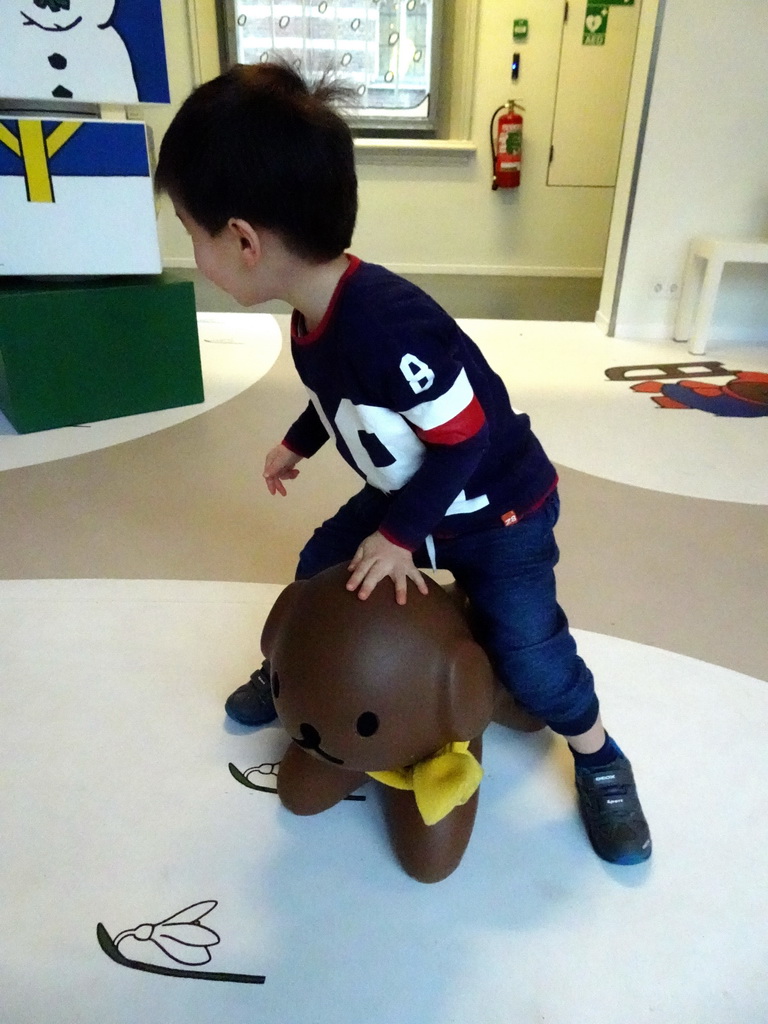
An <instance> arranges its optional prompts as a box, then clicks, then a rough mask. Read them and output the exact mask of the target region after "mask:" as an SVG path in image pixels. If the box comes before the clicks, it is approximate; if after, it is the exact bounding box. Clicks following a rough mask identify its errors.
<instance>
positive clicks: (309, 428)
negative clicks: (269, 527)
mask: <svg viewBox="0 0 768 1024" xmlns="http://www.w3.org/2000/svg"><path fill="white" fill-rule="evenodd" d="M343 95H344V92H343V90H340V89H338V87H334V86H333V85H327V84H323V83H321V84H319V85H316V86H314V87H310V86H308V85H307V84H306V83H305V82H304V81H303V79H302V78H301V77H300V76H299V75H298V74H297V73H296V72H294V71H293V70H292V69H291V68H289V67H288V66H287V65H283V64H280V63H273V64H259V65H255V66H243V65H240V66H237V67H234V68H232V69H231V70H230V71H228V72H227V73H226V74H223V75H221V76H220V77H219V78H217V79H215V80H213V81H211V82H207V83H205V84H204V85H202V86H200V87H199V88H198V89H196V90H195V91H194V92H193V93H192V95H191V96H190V97H189V98H188V99H187V100H186V102H185V103H184V104H183V106H182V107H181V109H180V110H179V112H178V113H177V115H176V116H175V118H174V119H173V122H172V123H171V125H170V127H169V128H168V131H167V133H166V135H165V137H164V139H163V143H162V147H161V150H160V158H159V162H158V167H157V173H156V185H157V188H158V190H159V191H161V192H162V191H164V192H167V193H168V194H169V195H170V197H171V199H172V201H173V203H174V206H175V209H176V212H177V214H178V216H179V218H180V219H181V221H182V223H183V224H184V226H185V227H186V229H187V231H188V232H189V234H190V236H191V238H192V242H193V245H194V250H195V260H196V262H197V266H198V267H199V269H200V271H201V272H202V273H203V274H204V275H205V276H206V277H207V278H208V279H209V280H211V281H212V282H213V283H214V284H216V285H218V286H219V287H221V288H223V289H224V291H226V292H228V293H229V294H230V295H231V296H232V297H233V298H235V299H236V300H237V302H239V303H240V304H241V305H243V306H251V305H255V304H257V303H260V302H264V301H266V300H268V299H274V298H280V299H284V300H285V301H287V302H289V303H290V304H291V305H292V306H293V307H294V313H293V318H292V323H291V335H292V352H293V357H294V362H295V365H296V369H297V370H298V373H299V376H300V378H301V380H302V382H303V383H304V385H305V387H306V389H307V391H308V393H309V399H310V401H309V404H308V405H307V407H306V409H305V410H304V412H303V413H302V414H301V415H300V416H299V418H298V419H297V420H296V422H295V423H293V425H292V426H291V427H290V428H289V430H288V432H287V434H286V435H285V438H284V439H283V441H282V442H281V443H280V444H278V445H276V446H275V447H274V448H272V449H271V451H269V453H268V454H267V457H266V462H265V467H264V479H265V481H266V485H267V487H268V488H269V491H270V493H271V494H281V495H285V494H286V489H285V484H284V481H286V480H293V479H295V477H296V476H297V475H298V472H299V470H298V469H297V468H296V466H297V464H298V463H299V462H300V461H301V460H302V459H304V458H309V457H311V456H312V455H314V454H315V453H316V452H317V451H318V449H319V448H320V447H321V446H322V445H323V444H324V443H325V442H326V441H327V440H328V439H329V438H333V440H334V443H335V444H336V447H337V449H338V450H339V452H340V454H341V455H342V457H343V458H344V459H345V460H346V461H347V462H348V463H349V464H350V465H351V466H352V467H353V468H354V469H355V470H356V471H357V472H358V473H359V474H360V476H361V477H363V479H364V480H365V486H364V487H363V489H362V490H361V491H360V492H359V493H358V494H357V495H356V496H355V497H353V498H352V499H351V500H350V501H348V502H347V503H346V504H345V505H344V506H343V507H342V508H341V509H340V510H339V511H338V512H337V513H336V515H334V516H333V517H332V518H331V519H329V520H328V521H327V522H325V523H323V524H322V526H320V527H319V528H318V529H317V530H316V531H315V533H314V535H313V537H312V538H311V540H310V541H309V543H308V544H307V545H306V547H305V548H304V550H303V551H302V552H301V555H300V559H299V565H298V569H297V572H296V576H297V578H307V577H309V576H312V575H313V574H315V573H317V572H320V571H322V570H323V569H326V568H328V567H329V566H331V565H336V564H338V563H339V562H347V563H348V566H349V571H350V577H349V581H348V583H347V587H348V589H349V590H351V591H357V594H358V596H359V597H360V598H361V599H362V600H365V598H367V597H368V596H369V595H370V593H371V592H372V590H373V589H374V587H376V585H377V584H378V583H379V582H380V581H381V580H383V579H385V578H386V577H389V578H390V579H391V580H392V581H393V583H394V587H395V595H396V600H397V601H398V603H400V604H404V603H405V601H406V597H407V589H408V580H411V581H412V583H413V584H414V585H415V587H416V588H417V589H418V591H421V592H422V593H425V592H426V585H425V583H424V580H423V578H422V576H421V574H420V572H419V569H418V568H417V566H421V567H424V566H426V565H430V564H431V565H432V566H436V567H439V568H445V569H448V570H450V572H451V573H452V574H453V575H454V577H455V578H456V580H457V582H458V584H459V585H460V586H461V587H462V589H463V590H464V591H465V593H466V594H467V597H468V599H469V601H470V604H471V606H472V609H473V615H474V617H475V620H476V623H477V629H478V639H479V641H480V642H481V643H482V644H483V646H484V647H485V649H486V651H487V652H488V655H489V657H490V659H491V661H492V662H493V665H494V667H495V669H496V672H497V673H498V675H499V678H500V679H501V680H502V682H503V683H504V684H505V685H506V686H507V687H508V688H509V689H510V690H511V692H512V693H513V694H514V696H515V697H516V699H517V700H518V702H519V703H520V704H521V705H522V706H523V707H524V708H525V709H526V710H528V711H529V712H531V713H532V714H534V715H536V716H538V717H539V718H541V719H543V720H544V721H546V722H547V724H548V725H549V726H550V728H551V729H553V730H554V731H555V732H557V733H560V734H561V735H563V736H565V738H566V739H567V741H568V743H569V746H570V749H571V751H572V753H573V756H574V760H575V777H576V787H577V792H578V799H579V807H580V810H581V814H582V817H583V819H584V823H585V826H586V829H587V833H588V835H589V838H590V840H591V842H592V845H593V847H594V849H595V851H596V852H597V853H598V855H599V856H601V857H603V858H604V859H605V860H608V861H611V862H613V863H617V864H635V863H638V862H640V861H643V860H646V859H647V858H648V857H649V856H650V854H651V838H650V834H649V831H648V825H647V823H646V821H645V818H644V816H643V812H642V809H641V807H640V803H639V800H638V797H637V790H636V788H635V782H634V778H633V775H632V768H631V765H630V762H629V761H628V760H627V758H626V757H625V756H624V754H623V753H622V752H621V750H620V749H619V748H618V746H617V745H616V744H615V743H614V741H613V740H612V739H611V738H610V737H609V736H608V735H607V734H606V732H605V730H604V728H603V725H602V722H601V720H600V715H599V706H598V700H597V697H596V695H595V690H594V683H593V678H592V674H591V672H590V671H589V669H588V668H587V666H586V665H585V664H584V662H583V661H582V659H581V658H580V657H579V656H578V655H577V652H576V644H575V642H574V640H573V638H572V636H571V634H570V633H569V630H568V623H567V620H566V618H565V615H564V614H563V612H562V610H561V609H560V607H559V606H558V604H557V600H556V595H555V576H554V566H555V564H556V563H557V560H558V550H557V545H556V543H555V539H554V535H553V527H554V525H555V523H556V521H557V517H558V511H559V503H558V496H557V475H556V472H555V469H554V467H553V466H552V464H551V463H550V461H549V460H548V458H547V456H546V455H545V453H544V451H543V449H542V447H541V445H540V444H539V442H538V440H537V439H536V437H535V436H534V434H533V433H532V431H531V429H530V423H529V420H528V417H527V416H525V415H523V414H522V413H517V412H514V411H513V410H512V408H511V406H510V402H509V398H508V396H507V392H506V389H505V387H504V385H503V383H502V381H501V379H500V378H499V377H498V376H497V375H496V374H495V373H494V372H493V371H492V370H491V368H490V367H489V366H488V364H487V362H486V361H485V359H484V357H483V355H482V354H481V352H480V351H479V349H478V348H477V347H476V345H475V344H474V343H473V342H472V341H471V340H470V339H469V338H468V337H467V336H466V335H465V334H464V333H463V332H462V331H461V330H460V329H459V327H458V325H457V324H456V323H455V321H454V320H453V319H452V318H451V317H450V316H448V314H447V313H445V312H444V311H443V310H442V309H441V308H440V307H439V306H438V305H437V304H436V303H435V302H433V301H432V300H431V299H430V298H429V297H428V296H427V295H425V294H424V293H423V292H422V291H420V290H419V289H418V288H416V287H415V286H413V285H411V284H409V283H408V282H406V281H404V280H403V279H401V278H399V277H397V276H396V275H394V274H392V273H390V272H389V271H387V270H385V269H384V268H383V267H379V266H376V265H374V264H367V263H363V262H361V261H360V260H358V259H356V258H355V257H354V256H350V255H347V254H346V252H345V250H346V249H347V247H348V246H349V244H350V241H351V238H352V231H353V228H354V225H355V218H356V213H357V178H356V175H355V166H354V149H353V142H352V137H351V134H350V131H349V128H348V126H347V125H346V123H345V121H344V120H343V119H342V118H341V116H340V115H339V114H338V113H337V112H336V111H335V109H334V106H333V104H334V102H336V101H338V100H339V99H340V98H343ZM410 600H419V594H418V593H412V594H411V596H410ZM227 711H228V713H229V714H230V715H231V716H232V717H233V718H235V719H237V720H238V721H241V722H245V723H247V724H254V725H256V724H263V723H265V722H267V721H271V720H272V719H273V718H274V717H275V712H274V706H273V703H272V698H271V693H270V683H269V672H268V666H263V667H262V669H261V670H259V671H258V672H255V673H254V674H253V676H252V677H251V679H250V681H249V682H248V683H246V684H245V685H244V686H241V687H240V688H239V689H238V690H237V691H236V692H235V693H233V694H232V695H231V697H230V698H229V700H228V701H227Z"/></svg>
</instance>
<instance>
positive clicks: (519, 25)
mask: <svg viewBox="0 0 768 1024" xmlns="http://www.w3.org/2000/svg"><path fill="white" fill-rule="evenodd" d="M512 38H513V39H514V40H515V42H516V43H521V42H524V41H525V40H526V39H527V38H528V19H527V18H515V20H514V21H513V22H512Z"/></svg>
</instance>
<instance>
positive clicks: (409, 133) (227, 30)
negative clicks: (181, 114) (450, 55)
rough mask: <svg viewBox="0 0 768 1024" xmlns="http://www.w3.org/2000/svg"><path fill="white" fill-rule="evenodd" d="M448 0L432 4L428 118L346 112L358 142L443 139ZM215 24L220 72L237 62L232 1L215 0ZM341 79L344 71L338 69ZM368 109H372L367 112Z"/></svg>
mask: <svg viewBox="0 0 768 1024" xmlns="http://www.w3.org/2000/svg"><path fill="white" fill-rule="evenodd" d="M447 2H448V0H432V53H431V56H430V82H429V92H428V97H427V98H428V104H429V106H428V114H427V115H426V116H422V117H417V118H415V117H409V116H408V113H407V110H404V111H403V113H402V114H391V115H386V116H383V117H382V116H378V117H377V116H376V115H375V114H364V115H359V116H355V114H354V111H351V112H347V113H346V115H345V116H346V117H347V120H348V121H349V124H350V127H351V128H352V133H353V135H354V136H355V137H356V138H358V139H361V140H365V139H391V140H403V141H407V140H413V141H428V140H438V139H439V138H440V137H441V136H442V135H443V131H442V129H443V127H444V125H445V124H446V123H447V121H448V118H447V116H446V111H445V109H444V107H445V105H446V104H445V96H446V95H447V94H449V91H450V90H448V89H444V88H443V85H444V82H443V81H442V80H443V79H444V78H445V74H444V73H443V72H442V71H441V69H442V67H443V65H444V60H443V55H444V51H445V42H444V38H443V29H444V25H445V19H444V17H443V8H444V6H445V5H446V3H447ZM215 5H216V21H217V26H218V44H219V59H220V62H221V67H222V69H225V68H228V67H231V65H232V64H234V63H236V62H237V59H238V54H237V41H238V40H237V25H236V19H235V0H215ZM341 75H342V77H343V69H341ZM369 109H371V108H369Z"/></svg>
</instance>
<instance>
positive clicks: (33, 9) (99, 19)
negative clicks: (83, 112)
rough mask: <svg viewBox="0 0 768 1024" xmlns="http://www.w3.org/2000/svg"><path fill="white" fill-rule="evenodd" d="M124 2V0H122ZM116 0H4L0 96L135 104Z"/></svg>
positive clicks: (0, 6) (0, 13)
mask: <svg viewBox="0 0 768 1024" xmlns="http://www.w3.org/2000/svg"><path fill="white" fill-rule="evenodd" d="M123 2H125V0H123ZM115 5H116V0H21V2H19V0H0V26H1V27H0V96H6V97H12V98H14V99H40V100H43V99H60V100H70V99H72V100H82V101H84V102H94V103H98V102H103V103H109V102H114V103H136V102H137V101H138V92H137V89H136V81H135V77H134V73H133V67H132V65H131V58H130V55H129V53H128V49H127V47H126V45H125V42H124V41H123V39H122V38H121V36H120V35H119V34H118V32H117V30H116V29H115V28H114V27H113V26H112V24H111V20H112V17H113V15H114V11H115Z"/></svg>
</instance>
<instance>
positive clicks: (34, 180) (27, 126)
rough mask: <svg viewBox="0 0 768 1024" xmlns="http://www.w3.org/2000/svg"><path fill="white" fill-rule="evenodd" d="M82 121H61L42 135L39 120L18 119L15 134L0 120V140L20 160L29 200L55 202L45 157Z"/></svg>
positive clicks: (50, 154) (51, 154)
mask: <svg viewBox="0 0 768 1024" xmlns="http://www.w3.org/2000/svg"><path fill="white" fill-rule="evenodd" d="M82 123H83V122H82V121H61V122H59V124H58V125H56V127H55V128H54V129H53V131H52V132H51V133H50V135H48V136H47V137H46V136H45V135H44V134H43V122H42V121H33V120H20V121H18V125H19V137H18V138H16V136H15V135H14V134H13V132H12V131H10V129H8V128H7V127H6V126H5V125H4V124H1V123H0V144H2V145H5V146H7V147H8V149H10V151H11V152H12V153H15V154H16V156H18V157H20V158H21V159H22V160H23V161H24V178H25V180H26V183H27V198H28V199H29V201H30V203H53V202H55V199H54V195H53V182H52V181H51V170H50V167H49V166H48V161H49V160H50V158H51V157H52V156H53V155H54V154H55V153H58V151H59V150H60V149H61V147H62V146H63V145H64V144H65V143H66V142H68V141H69V140H70V139H71V138H72V136H73V135H74V134H75V132H76V131H77V129H78V128H80V126H81V125H82Z"/></svg>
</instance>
